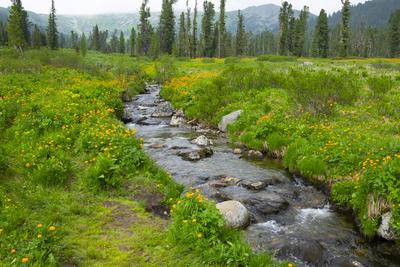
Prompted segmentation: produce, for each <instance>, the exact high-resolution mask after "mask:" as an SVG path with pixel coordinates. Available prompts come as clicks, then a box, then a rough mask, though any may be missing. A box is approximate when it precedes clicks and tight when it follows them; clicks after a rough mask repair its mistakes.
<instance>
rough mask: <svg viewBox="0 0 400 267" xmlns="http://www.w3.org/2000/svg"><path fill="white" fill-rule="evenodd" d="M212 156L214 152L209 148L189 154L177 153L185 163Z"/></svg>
mask: <svg viewBox="0 0 400 267" xmlns="http://www.w3.org/2000/svg"><path fill="white" fill-rule="evenodd" d="M213 154H214V151H213V150H212V149H211V148H209V147H205V148H202V149H199V150H195V151H190V152H179V153H178V156H180V157H181V158H182V159H183V160H187V161H197V160H201V159H203V158H207V157H210V156H212V155H213Z"/></svg>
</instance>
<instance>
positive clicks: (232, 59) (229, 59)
mask: <svg viewBox="0 0 400 267" xmlns="http://www.w3.org/2000/svg"><path fill="white" fill-rule="evenodd" d="M224 63H225V64H237V63H240V57H227V58H225V60H224Z"/></svg>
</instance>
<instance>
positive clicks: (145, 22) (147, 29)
mask: <svg viewBox="0 0 400 267" xmlns="http://www.w3.org/2000/svg"><path fill="white" fill-rule="evenodd" d="M148 3H149V0H143V2H142V6H141V7H140V12H139V16H140V19H139V25H138V29H139V37H138V39H139V42H138V45H139V52H140V53H141V54H144V55H148V54H149V52H150V48H151V39H152V33H153V29H152V27H151V24H150V20H149V18H150V8H149V7H147V5H148Z"/></svg>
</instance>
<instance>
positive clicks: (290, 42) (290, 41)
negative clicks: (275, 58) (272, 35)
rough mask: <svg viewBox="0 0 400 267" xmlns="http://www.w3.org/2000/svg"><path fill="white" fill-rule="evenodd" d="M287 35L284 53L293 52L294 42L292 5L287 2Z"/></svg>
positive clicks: (294, 19)
mask: <svg viewBox="0 0 400 267" xmlns="http://www.w3.org/2000/svg"><path fill="white" fill-rule="evenodd" d="M287 24H288V30H287V36H286V48H285V54H286V55H287V54H294V47H295V43H296V18H295V17H294V12H293V6H292V4H289V6H288V9H287Z"/></svg>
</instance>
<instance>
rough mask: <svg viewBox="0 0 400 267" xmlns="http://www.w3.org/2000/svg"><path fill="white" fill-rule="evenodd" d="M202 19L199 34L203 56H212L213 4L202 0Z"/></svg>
mask: <svg viewBox="0 0 400 267" xmlns="http://www.w3.org/2000/svg"><path fill="white" fill-rule="evenodd" d="M203 10H204V14H203V19H202V23H201V29H202V32H201V36H202V40H201V41H202V42H201V43H202V48H203V53H202V54H203V56H205V57H212V56H213V55H214V50H213V33H214V16H215V10H214V4H213V3H212V2H209V1H207V0H206V1H204V3H203Z"/></svg>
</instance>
